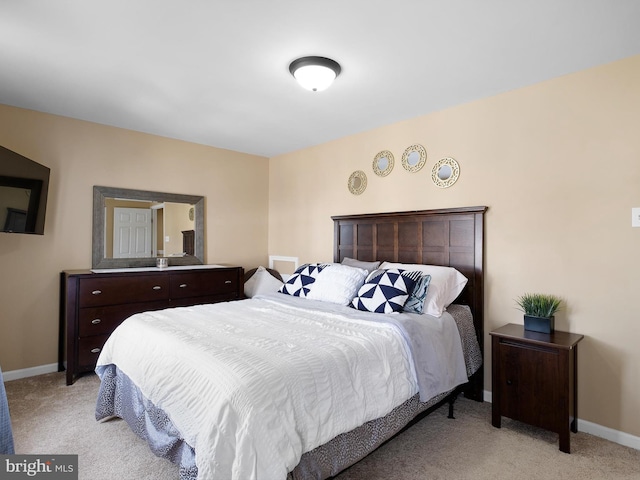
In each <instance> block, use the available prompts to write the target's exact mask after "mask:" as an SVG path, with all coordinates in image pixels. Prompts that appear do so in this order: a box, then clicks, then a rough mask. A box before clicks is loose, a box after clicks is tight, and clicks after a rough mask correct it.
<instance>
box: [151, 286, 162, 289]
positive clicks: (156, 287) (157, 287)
mask: <svg viewBox="0 0 640 480" xmlns="http://www.w3.org/2000/svg"><path fill="white" fill-rule="evenodd" d="M153 289H154V290H162V287H161V286H160V285H156V286H155V287H153Z"/></svg>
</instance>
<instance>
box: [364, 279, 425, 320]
mask: <svg viewBox="0 0 640 480" xmlns="http://www.w3.org/2000/svg"><path fill="white" fill-rule="evenodd" d="M421 275H422V274H421V273H420V272H405V271H404V270H399V269H396V268H392V269H388V270H376V271H375V272H373V273H372V274H371V276H370V277H369V279H368V280H367V281H366V282H365V284H364V285H363V286H362V287H360V290H358V295H357V296H356V297H355V298H354V299H353V301H352V302H351V306H353V307H354V308H357V309H358V310H363V311H368V312H375V313H392V312H399V311H401V310H402V307H403V306H404V304H405V303H406V301H407V299H408V298H409V292H411V290H412V289H413V287H414V285H415V283H416V280H418V279H419V278H420V276H421Z"/></svg>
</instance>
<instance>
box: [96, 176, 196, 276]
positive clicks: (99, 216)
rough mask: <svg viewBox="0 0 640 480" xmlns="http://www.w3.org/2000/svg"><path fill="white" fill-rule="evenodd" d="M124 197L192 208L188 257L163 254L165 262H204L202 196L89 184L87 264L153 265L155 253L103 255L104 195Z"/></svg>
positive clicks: (105, 265) (105, 266) (175, 263)
mask: <svg viewBox="0 0 640 480" xmlns="http://www.w3.org/2000/svg"><path fill="white" fill-rule="evenodd" d="M106 198H126V199H130V200H143V201H150V202H173V203H188V204H190V205H193V206H194V208H195V212H194V214H195V228H194V230H195V252H194V255H193V256H188V257H167V258H169V266H174V265H201V264H203V263H204V197H202V196H198V195H181V194H177V193H164V192H152V191H148V190H130V189H127V188H112V187H100V186H94V187H93V233H92V250H93V251H92V254H93V258H92V261H91V268H132V267H155V265H156V257H146V258H106V257H105V256H104V235H105V210H104V207H105V199H106Z"/></svg>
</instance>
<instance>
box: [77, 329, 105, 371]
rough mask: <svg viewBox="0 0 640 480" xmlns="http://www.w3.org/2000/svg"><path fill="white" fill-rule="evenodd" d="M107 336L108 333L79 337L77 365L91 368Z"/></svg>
mask: <svg viewBox="0 0 640 480" xmlns="http://www.w3.org/2000/svg"><path fill="white" fill-rule="evenodd" d="M108 338H109V335H96V336H94V337H87V338H81V339H80V341H79V342H78V366H79V367H80V368H82V369H85V370H86V369H87V368H88V369H91V370H93V369H94V368H95V366H96V362H97V361H98V357H99V356H100V352H101V351H102V347H104V344H105V342H106V341H107V339H108Z"/></svg>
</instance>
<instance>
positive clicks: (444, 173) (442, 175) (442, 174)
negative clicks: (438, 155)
mask: <svg viewBox="0 0 640 480" xmlns="http://www.w3.org/2000/svg"><path fill="white" fill-rule="evenodd" d="M451 173H452V172H451V167H450V166H449V165H442V166H441V167H440V168H439V169H438V178H439V179H440V180H447V179H448V178H449V177H450V176H451Z"/></svg>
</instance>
